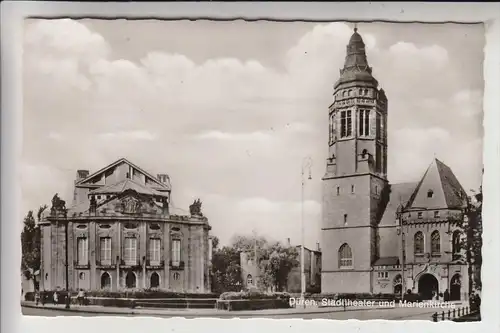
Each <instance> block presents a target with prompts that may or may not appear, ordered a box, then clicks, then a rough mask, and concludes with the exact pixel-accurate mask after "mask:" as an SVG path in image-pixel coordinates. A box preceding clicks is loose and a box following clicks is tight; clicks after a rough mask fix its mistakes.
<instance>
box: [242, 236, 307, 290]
mask: <svg viewBox="0 0 500 333" xmlns="http://www.w3.org/2000/svg"><path fill="white" fill-rule="evenodd" d="M232 246H233V248H234V249H235V250H237V251H239V252H246V253H247V254H248V259H251V260H252V259H253V258H254V256H255V255H257V265H258V268H259V272H260V274H259V283H260V284H261V285H262V286H263V287H265V288H271V289H273V290H277V291H282V290H284V289H285V287H286V285H287V282H288V275H289V274H290V271H291V270H292V268H293V267H295V266H297V265H298V264H299V261H298V260H297V258H298V251H297V248H296V247H290V246H283V245H282V244H281V243H280V242H271V241H270V240H268V239H266V238H265V237H263V236H257V235H254V236H242V235H238V236H236V237H234V239H233V243H232Z"/></svg>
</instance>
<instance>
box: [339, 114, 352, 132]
mask: <svg viewBox="0 0 500 333" xmlns="http://www.w3.org/2000/svg"><path fill="white" fill-rule="evenodd" d="M351 135H352V119H351V111H350V110H348V111H342V112H340V137H341V138H345V137H348V136H351Z"/></svg>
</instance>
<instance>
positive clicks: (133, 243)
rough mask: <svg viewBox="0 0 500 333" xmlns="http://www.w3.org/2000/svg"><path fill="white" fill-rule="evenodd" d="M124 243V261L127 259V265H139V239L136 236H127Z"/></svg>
mask: <svg viewBox="0 0 500 333" xmlns="http://www.w3.org/2000/svg"><path fill="white" fill-rule="evenodd" d="M124 245H125V248H124V253H123V261H125V265H128V266H133V265H137V239H136V238H134V237H127V238H125V244H124Z"/></svg>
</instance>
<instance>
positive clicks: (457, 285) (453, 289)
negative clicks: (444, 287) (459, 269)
mask: <svg viewBox="0 0 500 333" xmlns="http://www.w3.org/2000/svg"><path fill="white" fill-rule="evenodd" d="M461 290H462V281H461V280H460V274H455V275H453V277H452V278H451V282H450V301H459V300H460V292H461Z"/></svg>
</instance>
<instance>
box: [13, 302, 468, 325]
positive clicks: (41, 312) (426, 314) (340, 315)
mask: <svg viewBox="0 0 500 333" xmlns="http://www.w3.org/2000/svg"><path fill="white" fill-rule="evenodd" d="M458 307H460V305H459V304H457V308H458ZM436 311H438V312H440V311H442V309H436V308H425V307H424V308H408V307H400V306H396V307H394V308H376V307H375V308H366V307H364V308H361V307H359V308H354V307H352V308H347V309H346V310H344V309H343V308H339V307H332V308H306V309H303V308H297V309H293V308H292V309H273V310H257V311H237V312H236V311H234V312H228V311H221V310H214V309H187V310H186V309H179V310H172V309H126V308H113V307H99V306H85V307H78V306H74V307H72V308H71V309H70V310H69V311H68V310H66V309H64V306H63V305H58V306H53V305H50V306H44V307H42V306H34V304H31V303H24V304H23V306H22V312H23V314H24V315H28V316H49V317H50V316H52V317H54V316H84V317H93V316H110V315H113V316H117V315H118V316H126V317H137V316H142V317H160V318H173V317H186V318H197V317H205V318H209V317H210V318H226V319H231V318H235V317H240V318H258V317H265V318H275V319H291V318H303V319H336V320H344V319H359V320H370V319H385V320H429V321H430V320H431V315H432V314H433V313H434V312H436Z"/></svg>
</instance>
